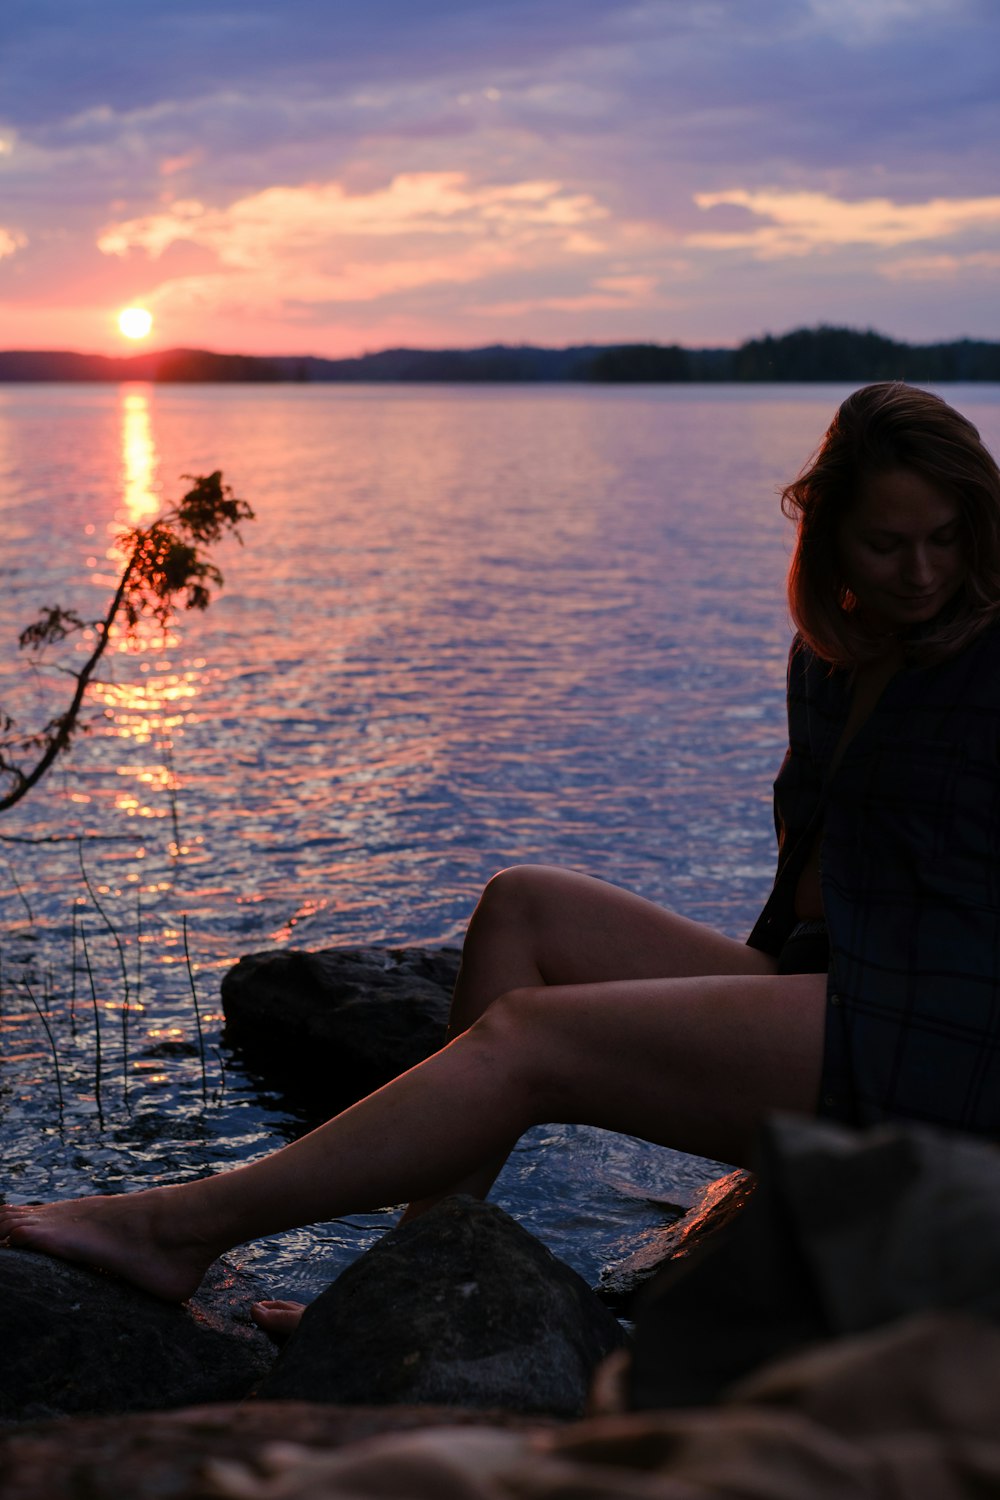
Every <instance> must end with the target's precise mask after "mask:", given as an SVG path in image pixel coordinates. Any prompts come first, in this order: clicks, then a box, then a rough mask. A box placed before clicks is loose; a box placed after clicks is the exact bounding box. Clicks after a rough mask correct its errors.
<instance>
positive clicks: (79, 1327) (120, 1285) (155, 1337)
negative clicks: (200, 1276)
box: [0, 1248, 274, 1421]
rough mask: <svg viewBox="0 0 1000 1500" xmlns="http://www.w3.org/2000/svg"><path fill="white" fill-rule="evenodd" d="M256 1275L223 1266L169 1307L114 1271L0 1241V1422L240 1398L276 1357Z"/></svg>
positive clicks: (215, 1267) (141, 1409) (221, 1263)
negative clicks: (256, 1306) (255, 1309)
mask: <svg viewBox="0 0 1000 1500" xmlns="http://www.w3.org/2000/svg"><path fill="white" fill-rule="evenodd" d="M260 1295H261V1290H260V1286H259V1283H257V1282H256V1281H255V1280H253V1279H252V1278H250V1277H248V1276H245V1275H244V1274H243V1273H241V1272H237V1271H235V1270H234V1269H233V1268H232V1267H231V1266H228V1265H227V1264H226V1263H225V1262H218V1263H217V1264H216V1265H215V1266H214V1267H213V1268H212V1271H211V1272H210V1273H209V1276H208V1277H207V1278H206V1280H205V1283H204V1284H203V1286H202V1288H201V1290H200V1291H199V1292H198V1294H197V1297H196V1298H194V1299H193V1300H192V1302H190V1303H189V1304H188V1305H187V1306H186V1307H183V1308H182V1307H173V1306H170V1305H168V1304H167V1303H165V1302H160V1301H158V1300H157V1299H156V1298H154V1297H149V1296H147V1295H146V1294H145V1293H144V1292H140V1291H137V1290H136V1289H135V1288H133V1287H130V1286H128V1285H126V1283H124V1282H121V1281H118V1280H117V1279H115V1278H113V1277H110V1276H104V1275H101V1274H100V1273H99V1272H97V1271H88V1270H86V1269H85V1268H83V1267H80V1266H72V1265H68V1264H67V1263H66V1262H64V1261H59V1260H54V1259H53V1258H52V1257H50V1256H47V1255H38V1254H34V1253H32V1252H31V1251H28V1250H16V1249H10V1248H8V1249H0V1420H6V1421H13V1420H18V1421H24V1420H26V1419H28V1418H33V1417H49V1416H56V1415H61V1414H64V1413H72V1412H92V1413H100V1412H128V1411H152V1410H154V1409H156V1408H168V1407H178V1406H190V1405H192V1404H194V1403H198V1402H206V1401H229V1400H235V1399H237V1398H239V1397H241V1396H245V1395H246V1394H247V1393H248V1392H249V1391H250V1390H251V1389H252V1387H253V1386H254V1385H255V1383H256V1382H257V1381H258V1380H259V1379H260V1377H261V1376H262V1375H263V1374H264V1373H265V1372H266V1371H267V1369H268V1368H269V1367H270V1365H271V1364H272V1362H273V1360H274V1351H273V1349H272V1347H271V1345H270V1344H269V1342H268V1340H267V1339H266V1338H265V1337H264V1335H263V1334H262V1333H260V1332H259V1330H258V1329H257V1328H256V1327H255V1326H254V1325H253V1324H252V1323H251V1322H250V1319H249V1306H250V1303H251V1302H252V1301H253V1300H254V1298H255V1297H259V1296H260Z"/></svg>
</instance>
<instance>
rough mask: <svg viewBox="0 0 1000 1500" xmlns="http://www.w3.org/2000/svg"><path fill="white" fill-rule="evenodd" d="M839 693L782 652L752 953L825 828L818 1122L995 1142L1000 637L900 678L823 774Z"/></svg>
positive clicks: (837, 729) (987, 636)
mask: <svg viewBox="0 0 1000 1500" xmlns="http://www.w3.org/2000/svg"><path fill="white" fill-rule="evenodd" d="M850 694H851V684H850V674H849V673H847V672H845V671H840V670H831V669H830V668H829V667H828V666H827V665H826V663H824V662H822V661H820V660H819V659H818V658H817V657H816V656H815V655H814V654H813V652H812V651H810V650H809V648H808V647H807V646H805V645H804V644H803V643H802V642H801V641H800V640H798V639H796V641H794V642H793V644H792V650H791V654H790V656H789V662H788V728H789V748H788V751H787V753H786V755H785V759H784V762H783V763H782V766H781V770H780V771H779V773H778V777H777V780H776V781H775V784H774V803H775V822H776V825H777V830H778V851H779V852H778V873H777V876H776V879H775V885H774V890H773V891H772V893H771V896H770V898H769V900H768V903H767V905H766V907H765V908H764V911H763V912H762V913H761V916H760V918H759V920H758V922H757V924H756V926H755V927H754V930H753V932H752V933H751V934H750V938H749V942H750V943H751V944H752V945H753V946H754V947H756V948H760V949H763V950H764V951H765V952H768V953H777V952H778V950H779V949H780V947H781V945H782V943H783V942H784V940H785V938H786V937H787V936H788V934H789V932H790V930H791V928H792V926H793V925H794V923H795V920H796V918H795V914H794V907H793V902H794V895H795V886H796V884H797V881H798V877H799V875H800V873H801V871H802V867H803V865H804V863H805V860H806V857H807V855H808V853H809V850H810V848H811V847H812V843H813V840H814V839H815V837H816V834H817V832H818V830H819V828H820V827H821V826H822V829H823V840H822V846H821V851H820V882H821V887H822V893H823V907H824V912H825V915H826V923H827V928H828V931H829V935H830V953H831V957H830V977H829V982H828V987H827V1020H826V1041H825V1052H824V1059H823V1081H822V1086H821V1092H820V1101H819V1111H820V1113H821V1114H825V1115H829V1116H833V1117H835V1118H837V1119H840V1120H845V1121H847V1122H849V1123H851V1124H857V1125H869V1124H874V1123H877V1122H879V1121H882V1120H888V1119H900V1118H903V1119H913V1120H923V1121H928V1122H931V1123H934V1124H937V1125H942V1126H950V1127H957V1128H959V1129H963V1130H969V1131H974V1132H977V1133H979V1134H984V1135H988V1136H994V1137H997V1138H1000V627H997V626H993V627H990V628H988V629H987V630H985V631H984V632H983V633H982V634H981V635H980V636H979V637H978V638H977V639H976V640H975V641H973V643H972V644H971V645H970V646H968V647H966V649H965V650H964V651H962V652H960V653H959V655H957V656H955V657H953V658H952V659H951V660H949V661H947V662H943V663H940V664H938V665H937V666H933V667H912V668H905V669H904V670H902V671H900V672H899V673H897V674H896V676H895V677H893V678H892V679H891V681H890V682H889V684H888V686H887V687H886V689H885V691H884V693H883V695H882V697H881V699H880V700H879V702H878V703H877V704H876V707H875V709H874V710H873V712H872V714H871V716H870V717H869V718H868V719H867V720H866V721H865V722H864V723H863V724H862V726H861V728H860V729H859V731H858V733H857V734H856V735H855V737H854V738H853V739H852V740H851V741H850V743H849V745H848V746H847V748H846V750H845V752H844V755H843V758H842V760H841V762H840V764H839V765H838V767H837V769H836V771H835V772H834V773H833V775H832V776H829V775H828V772H829V767H830V762H831V759H832V757H833V752H834V749H835V748H836V746H837V744H838V741H839V740H840V737H841V734H842V732H843V729H844V725H845V722H846V719H847V712H848V708H849V705H850Z"/></svg>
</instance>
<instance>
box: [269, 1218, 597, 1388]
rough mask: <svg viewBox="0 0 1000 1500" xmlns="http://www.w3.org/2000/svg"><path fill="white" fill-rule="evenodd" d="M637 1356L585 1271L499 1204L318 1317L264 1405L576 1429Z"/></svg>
mask: <svg viewBox="0 0 1000 1500" xmlns="http://www.w3.org/2000/svg"><path fill="white" fill-rule="evenodd" d="M624 1342H625V1334H624V1332H623V1330H622V1328H621V1325H620V1324H619V1323H618V1322H617V1320H616V1319H615V1318H614V1317H612V1315H611V1313H609V1312H608V1311H607V1309H606V1308H605V1307H603V1306H602V1305H601V1303H600V1302H599V1301H598V1299H597V1298H596V1297H595V1296H594V1294H593V1293H592V1292H591V1291H590V1290H589V1288H588V1287H587V1285H586V1283H585V1282H584V1281H583V1279H582V1278H581V1277H579V1276H578V1275H577V1274H576V1272H575V1271H573V1270H571V1269H570V1267H569V1266H567V1265H565V1264H564V1263H563V1262H562V1261H559V1260H557V1259H556V1257H555V1256H554V1255H552V1254H551V1252H550V1251H549V1250H547V1249H546V1248H545V1246H544V1245H542V1244H541V1243H540V1242H539V1241H538V1240H536V1239H535V1238H534V1237H533V1236H532V1235H530V1234H529V1233H528V1232H527V1230H525V1229H522V1228H521V1227H520V1225H518V1224H516V1223H515V1222H514V1220H513V1219H511V1218H510V1217H509V1216H508V1215H507V1214H505V1213H504V1212H503V1211H502V1210H501V1209H499V1208H497V1207H496V1206H495V1205H493V1204H487V1203H479V1202H476V1201H475V1200H473V1199H471V1198H464V1197H462V1198H448V1199H445V1200H444V1201H443V1202H442V1203H440V1204H438V1205H437V1206H436V1207H435V1208H434V1209H432V1210H430V1211H429V1212H428V1213H425V1214H423V1215H421V1217H420V1218H419V1219H414V1220H412V1221H411V1222H410V1223H408V1224H403V1225H400V1226H399V1227H398V1228H397V1229H394V1230H392V1231H390V1233H389V1234H387V1235H386V1236H385V1237H384V1238H383V1239H382V1240H380V1241H379V1242H378V1244H376V1245H375V1246H373V1248H372V1249H371V1250H369V1251H367V1252H366V1254H364V1255H362V1256H361V1257H360V1258H359V1259H358V1260H357V1261H355V1262H354V1264H353V1265H351V1266H349V1267H348V1268H347V1270H346V1271H344V1272H343V1273H342V1274H341V1275H340V1276H339V1277H338V1279H337V1280H336V1281H335V1282H334V1283H333V1285H332V1286H331V1287H330V1288H329V1289H328V1290H327V1291H326V1292H324V1293H323V1294H322V1296H320V1297H319V1298H318V1299H317V1300H316V1301H315V1302H313V1303H312V1304H311V1306H310V1307H309V1308H308V1309H307V1311H306V1314H305V1316H304V1317H303V1319H302V1322H301V1324H300V1325H299V1328H298V1330H297V1332H296V1333H295V1334H294V1336H293V1337H292V1338H291V1339H290V1341H289V1342H288V1344H287V1345H286V1346H285V1348H284V1350H283V1351H282V1353H281V1355H280V1357H279V1359H278V1361H277V1363H276V1365H275V1366H274V1369H273V1370H272V1371H271V1372H270V1374H269V1375H268V1376H267V1377H266V1379H265V1380H264V1381H263V1382H262V1383H261V1385H260V1387H259V1389H258V1394H259V1395H260V1396H261V1397H263V1398H266V1399H271V1400H284V1399H291V1400H299V1399H303V1398H306V1397H307V1398H308V1399H310V1400H314V1401H315V1400H327V1401H332V1402H337V1403H340V1404H350V1403H353V1402H359V1403H365V1404H371V1403H378V1402H402V1403H406V1404H412V1403H425V1402H426V1403H434V1404H444V1405H454V1406H462V1407H486V1408H493V1407H502V1408H504V1409H506V1410H508V1411H514V1412H521V1413H549V1414H553V1415H558V1416H564V1417H570V1416H574V1415H578V1414H579V1413H581V1412H582V1411H583V1409H584V1405H585V1402H586V1397H587V1390H588V1386H589V1384H590V1378H591V1374H592V1372H593V1370H594V1368H595V1366H596V1365H597V1364H598V1363H599V1361H600V1360H601V1359H603V1358H604V1356H605V1355H607V1354H608V1353H610V1352H611V1351H612V1350H613V1349H616V1348H619V1347H620V1346H621V1345H622V1344H623V1343H624Z"/></svg>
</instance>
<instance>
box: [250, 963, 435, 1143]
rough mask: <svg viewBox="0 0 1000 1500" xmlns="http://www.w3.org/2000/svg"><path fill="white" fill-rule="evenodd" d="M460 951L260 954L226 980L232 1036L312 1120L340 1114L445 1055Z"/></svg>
mask: <svg viewBox="0 0 1000 1500" xmlns="http://www.w3.org/2000/svg"><path fill="white" fill-rule="evenodd" d="M460 958H461V953H460V951H459V950H458V949H457V948H326V949H321V950H319V951H318V952H315V953H306V952H302V951H299V950H296V949H284V950H280V951H276V952H271V953H250V954H246V955H245V956H244V957H243V958H241V959H240V961H239V963H238V964H237V965H236V966H235V967H234V968H232V969H230V970H229V972H228V973H227V974H226V976H225V978H224V979H223V981H222V1006H223V1010H224V1012H225V1016H226V1037H227V1040H228V1041H230V1042H232V1043H234V1044H235V1045H236V1046H237V1047H238V1048H239V1049H240V1051H241V1052H242V1054H243V1056H244V1057H245V1059H246V1061H247V1062H248V1063H249V1064H250V1066H251V1067H253V1068H255V1069H257V1070H258V1071H259V1072H261V1073H262V1074H263V1076H264V1077H266V1078H267V1080H268V1081H269V1082H273V1083H275V1084H277V1085H278V1086H280V1087H282V1088H283V1089H285V1090H286V1091H287V1092H288V1093H289V1094H290V1095H292V1096H293V1097H294V1098H295V1099H297V1100H299V1101H301V1102H302V1103H304V1104H305V1105H306V1107H307V1108H309V1109H310V1111H311V1112H314V1113H316V1114H321V1115H324V1116H326V1115H329V1114H333V1113H335V1112H336V1111H337V1110H339V1109H343V1108H344V1107H345V1106H346V1105H348V1104H351V1103H353V1101H354V1100H355V1099H360V1098H362V1097H363V1096H364V1095H365V1094H369V1093H371V1091H372V1090H373V1089H376V1088H380V1087H381V1086H382V1084H383V1083H386V1082H388V1080H389V1079H390V1078H395V1077H396V1076H397V1075H398V1074H399V1073H403V1072H405V1071H406V1069H407V1068H412V1067H413V1066H414V1065H415V1064H416V1063H418V1062H421V1061H422V1060H423V1059H424V1058H425V1057H428V1056H429V1055H430V1054H431V1053H432V1052H436V1051H437V1050H438V1048H440V1047H441V1046H443V1044H444V1038H445V1027H446V1025H447V1021H448V1007H449V1004H450V1001H451V992H452V989H453V988H454V985H455V979H456V977H457V975H458V966H459V961H460Z"/></svg>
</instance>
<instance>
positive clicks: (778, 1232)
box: [629, 1116, 1000, 1408]
mask: <svg viewBox="0 0 1000 1500" xmlns="http://www.w3.org/2000/svg"><path fill="white" fill-rule="evenodd" d="M757 1168H758V1183H757V1187H756V1189H755V1191H754V1194H753V1196H752V1198H751V1199H750V1201H749V1203H748V1204H747V1206H746V1208H745V1210H744V1211H743V1213H742V1214H740V1215H739V1216H738V1217H737V1218H736V1219H735V1220H734V1221H733V1222H732V1223H731V1225H730V1226H729V1228H728V1229H727V1230H726V1231H725V1232H723V1233H722V1234H719V1235H717V1236H715V1237H714V1238H713V1239H712V1240H711V1241H710V1242H709V1243H707V1244H706V1246H705V1249H704V1252H703V1254H702V1255H700V1256H699V1257H695V1258H693V1259H688V1260H686V1261H685V1260H681V1261H675V1262H673V1263H671V1264H670V1265H668V1266H667V1267H665V1268H664V1270H662V1271H661V1272H660V1273H659V1275H658V1276H657V1277H656V1278H655V1279H654V1280H653V1281H652V1282H651V1283H650V1285H649V1287H648V1288H647V1289H646V1291H645V1292H644V1294H643V1297H642V1298H641V1299H640V1301H639V1304H638V1307H637V1311H636V1333H635V1345H634V1352H633V1359H632V1368H631V1376H630V1392H629V1404H630V1405H632V1406H634V1407H641V1408H650V1407H669V1406H687V1405H691V1404H694V1403H699V1402H706V1401H713V1400H715V1399H716V1398H717V1397H718V1395H719V1394H720V1392H721V1391H722V1390H723V1389H724V1388H725V1387H726V1386H728V1385H730V1384H732V1383H733V1382H734V1381H737V1380H739V1379H741V1378H742V1377H744V1376H745V1375H747V1374H748V1373H749V1372H750V1371H752V1370H754V1369H756V1368H757V1367H758V1366H759V1365H761V1364H763V1363H764V1362H765V1361H766V1360H769V1359H774V1358H777V1357H780V1356H785V1355H788V1354H790V1353H792V1352H793V1351H795V1350H798V1349H801V1348H803V1347H805V1346H807V1345H809V1344H815V1343H820V1342H822V1341H823V1340H826V1339H831V1338H834V1339H836V1338H842V1337H845V1336H848V1335H853V1334H860V1333H863V1332H865V1331H867V1330H871V1329H876V1328H880V1327H882V1326H883V1325H887V1324H890V1323H894V1322H896V1321H897V1320H899V1319H902V1318H905V1317H908V1316H911V1315H913V1314H915V1313H920V1312H924V1311H926V1310H928V1309H938V1310H947V1311H951V1312H958V1313H962V1314H965V1315H969V1316H972V1317H975V1318H981V1319H987V1320H991V1321H1000V1277H998V1275H997V1268H998V1266H1000V1152H998V1151H997V1149H996V1147H995V1146H994V1145H992V1144H991V1143H987V1142H983V1141H977V1140H974V1139H971V1138H970V1137H968V1136H963V1135H959V1134H952V1133H945V1132H941V1131H936V1130H931V1129H930V1128H924V1127H920V1126H917V1125H896V1126H884V1127H880V1128H878V1129H874V1130H869V1131H863V1132H861V1131H852V1130H848V1129H846V1128H844V1127H842V1126H838V1125H833V1124H830V1123H829V1122H823V1121H819V1120H807V1119H798V1118H792V1117H781V1116H778V1117H775V1118H772V1119H771V1120H770V1121H769V1122H768V1124H767V1126H766V1127H765V1129H764V1131H763V1133H762V1136H761V1139H760V1143H759V1151H758V1161H757Z"/></svg>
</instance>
